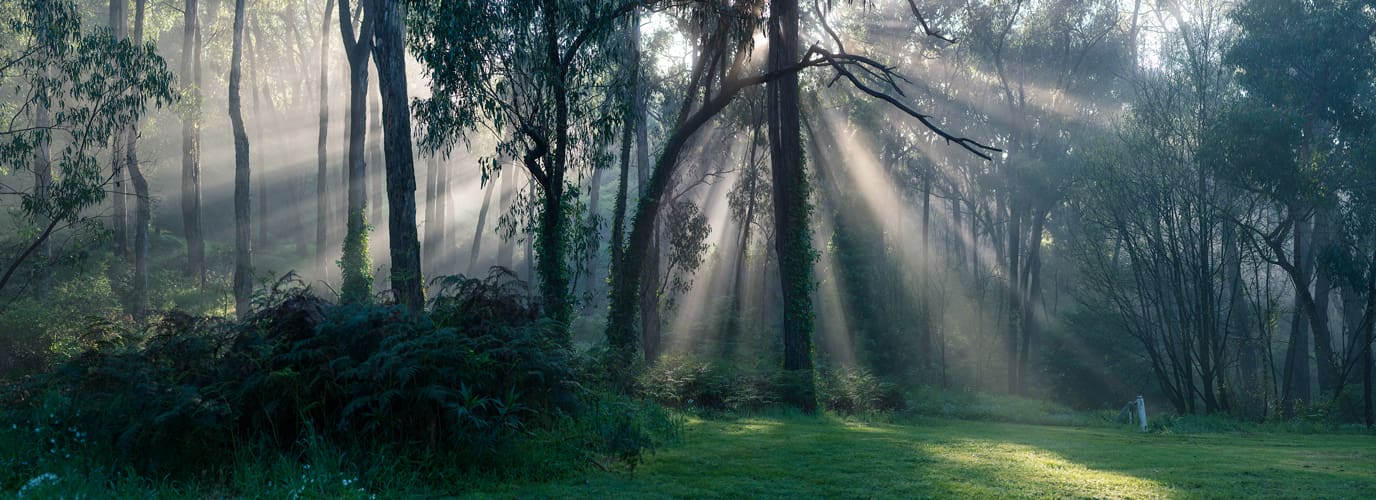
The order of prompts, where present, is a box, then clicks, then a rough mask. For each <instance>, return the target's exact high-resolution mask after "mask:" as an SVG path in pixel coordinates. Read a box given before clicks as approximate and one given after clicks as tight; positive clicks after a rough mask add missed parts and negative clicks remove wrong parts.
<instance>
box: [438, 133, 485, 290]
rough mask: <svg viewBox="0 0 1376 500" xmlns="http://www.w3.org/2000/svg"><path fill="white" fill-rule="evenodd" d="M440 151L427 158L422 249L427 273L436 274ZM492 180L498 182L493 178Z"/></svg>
mask: <svg viewBox="0 0 1376 500" xmlns="http://www.w3.org/2000/svg"><path fill="white" fill-rule="evenodd" d="M440 154H441V153H440V152H439V151H435V152H433V153H431V154H430V155H428V156H427V157H426V160H425V240H424V241H423V242H422V244H421V250H422V251H423V252H425V261H424V262H422V263H421V264H422V265H424V266H425V270H426V271H427V272H426V274H427V275H429V276H436V275H437V274H436V273H435V266H436V265H437V264H438V263H439V260H438V255H439V247H440V240H439V237H438V234H437V233H436V230H437V229H439V228H438V227H435V226H436V224H437V223H438V221H437V220H436V219H437V217H438V214H436V213H435V208H436V207H435V204H436V201H437V200H438V199H439V193H438V191H439V185H438V184H439V181H440ZM490 182H497V181H496V179H492V180H491V181H490Z"/></svg>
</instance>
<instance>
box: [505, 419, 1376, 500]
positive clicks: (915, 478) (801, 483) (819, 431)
mask: <svg viewBox="0 0 1376 500" xmlns="http://www.w3.org/2000/svg"><path fill="white" fill-rule="evenodd" d="M684 434H685V438H684V443H683V444H682V445H679V446H675V447H672V448H669V449H663V450H660V451H659V452H658V453H656V454H655V455H653V456H650V457H649V458H648V459H647V460H646V462H645V463H644V464H643V465H641V466H640V468H638V469H637V470H636V471H635V473H634V475H629V474H626V473H624V472H605V473H604V472H598V473H591V474H588V475H585V476H582V477H578V478H576V479H567V480H560V481H554V482H548V483H532V484H515V485H506V486H503V487H501V488H498V489H492V490H488V491H487V492H485V493H483V494H482V496H496V497H522V498H531V497H537V498H538V497H597V498H606V497H622V498H625V497H632V498H647V497H650V498H653V497H693V498H702V497H750V498H758V497H789V498H801V497H816V496H825V497H900V498H904V497H907V498H911V497H937V498H991V497H1094V498H1159V497H1169V498H1176V497H1220V498H1244V497H1291V498H1367V499H1371V498H1376V436H1370V435H1302V434H1248V433H1221V434H1202V435H1171V434H1145V435H1144V434H1138V433H1136V432H1132V431H1126V430H1114V429H1086V428H1070V427H1046V426H1034V425H1018V424H1003V423H990V422H969V421H953V420H924V421H921V422H919V423H916V424H907V425H892V424H871V423H858V422H847V421H844V420H840V419H836V418H827V417H823V418H815V419H814V418H802V417H794V418H746V419H738V420H724V421H713V420H699V419H691V420H689V421H688V423H687V428H686V429H685V433H684Z"/></svg>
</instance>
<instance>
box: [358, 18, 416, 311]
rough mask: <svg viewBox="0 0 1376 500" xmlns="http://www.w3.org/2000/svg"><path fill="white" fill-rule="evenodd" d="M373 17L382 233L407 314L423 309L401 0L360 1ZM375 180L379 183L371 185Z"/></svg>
mask: <svg viewBox="0 0 1376 500" xmlns="http://www.w3.org/2000/svg"><path fill="white" fill-rule="evenodd" d="M364 2H366V3H365V4H364V5H365V6H366V7H365V8H366V10H367V13H365V14H364V15H365V16H367V17H370V18H373V19H374V21H373V36H374V38H375V43H374V44H373V60H374V61H375V62H376V63H377V74H378V89H379V90H381V93H382V129H383V135H384V142H383V149H384V152H385V154H386V167H387V168H386V182H387V217H388V221H387V222H388V224H387V232H388V238H387V241H388V246H389V249H390V254H391V261H392V267H391V284H392V293H393V294H394V295H395V296H396V299H397V301H398V302H399V303H401V304H402V305H403V306H405V307H406V308H407V309H408V310H410V311H412V312H418V311H420V310H421V309H423V308H424V307H425V291H424V289H423V288H422V284H423V277H422V275H421V265H420V263H421V255H420V251H421V249H420V236H419V231H418V230H417V228H416V168H415V160H414V158H415V157H414V155H413V154H412V148H411V112H410V109H411V108H410V103H409V102H408V98H407V94H406V25H405V19H406V6H405V4H404V3H403V2H402V0H364ZM376 182H380V180H379V181H376Z"/></svg>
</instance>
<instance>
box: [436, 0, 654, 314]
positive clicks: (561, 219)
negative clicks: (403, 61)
mask: <svg viewBox="0 0 1376 500" xmlns="http://www.w3.org/2000/svg"><path fill="white" fill-rule="evenodd" d="M639 3H640V2H636V1H628V2H625V3H620V2H616V3H613V2H607V1H592V2H577V3H573V2H563V1H557V0H543V1H539V2H511V3H506V2H436V1H423V2H417V3H416V4H415V5H413V8H414V9H415V10H414V12H413V15H412V16H410V17H409V20H410V21H411V26H410V28H411V29H412V31H413V36H412V37H411V38H410V40H411V44H412V50H413V51H414V53H415V54H416V56H417V58H418V59H419V60H420V61H421V62H422V64H424V65H425V66H426V72H427V76H428V77H429V78H428V79H429V80H430V88H431V97H430V98H429V99H423V100H420V101H419V102H418V103H417V117H418V118H419V120H420V121H421V122H422V123H424V124H425V133H424V139H423V141H422V142H423V144H425V145H426V147H427V149H431V150H441V149H448V148H450V147H452V146H453V145H454V144H455V143H456V142H458V141H460V140H466V139H467V138H468V136H469V134H471V133H472V131H473V130H474V129H475V128H476V127H478V126H482V127H485V128H487V129H490V130H491V131H492V132H493V135H495V136H497V137H499V138H501V139H500V140H499V142H498V144H497V148H496V153H495V156H494V157H491V158H486V159H484V160H483V171H484V175H490V174H491V173H492V172H493V171H496V170H499V169H500V168H501V165H500V163H499V162H497V161H496V158H499V157H509V158H519V159H520V164H521V166H522V167H524V169H525V170H526V171H527V172H528V173H529V174H530V176H531V178H532V179H533V180H534V183H535V185H536V186H537V188H538V190H539V191H538V196H539V201H538V206H537V207H536V208H537V213H536V217H537V218H538V223H537V224H536V228H537V231H536V242H535V244H536V248H537V253H538V257H539V260H538V270H537V274H538V275H539V288H540V295H541V299H542V301H543V303H544V308H545V313H546V314H547V315H548V316H549V317H550V318H551V319H553V320H554V322H555V324H557V325H559V326H558V330H559V331H560V332H561V336H563V337H565V340H567V333H568V327H569V324H570V321H571V320H572V315H573V308H572V300H571V297H570V294H571V290H570V287H571V284H572V283H571V272H570V263H569V260H570V259H569V253H570V252H569V247H570V242H571V240H570V234H571V230H570V228H571V224H572V223H571V217H572V210H571V207H572V206H573V203H574V201H575V198H576V196H577V189H576V188H574V187H571V186H570V182H569V180H570V179H572V178H573V177H572V176H571V175H570V173H571V172H575V171H576V169H579V168H595V166H596V165H597V164H598V163H601V162H605V161H607V159H606V158H605V150H606V147H605V145H606V144H607V143H608V142H609V140H610V137H611V136H612V131H613V129H614V125H615V123H616V122H615V120H614V118H615V117H613V116H607V115H606V114H605V113H604V112H603V111H604V106H603V100H604V99H605V98H606V97H605V96H604V95H601V94H598V93H595V92H589V91H588V90H589V89H592V88H595V87H596V86H599V85H600V82H601V81H603V80H605V79H606V78H607V73H608V69H607V68H609V67H610V66H611V65H612V60H613V55H614V54H616V51H611V50H605V49H606V48H607V47H609V45H608V44H607V43H606V42H607V40H608V38H609V36H610V35H611V32H612V30H611V28H612V26H613V25H614V23H615V22H616V21H617V20H618V19H620V18H621V17H623V16H625V15H626V14H627V13H629V12H630V11H631V10H633V9H634V8H636V6H637V5H638V4H639Z"/></svg>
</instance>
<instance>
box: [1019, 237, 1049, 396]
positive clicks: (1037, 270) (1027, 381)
mask: <svg viewBox="0 0 1376 500" xmlns="http://www.w3.org/2000/svg"><path fill="white" fill-rule="evenodd" d="M1048 215H1049V214H1048V213H1047V212H1046V211H1038V212H1037V213H1036V214H1033V216H1032V217H1033V218H1032V231H1031V232H1030V233H1028V240H1027V269H1026V271H1025V272H1026V275H1027V278H1026V280H1025V281H1026V283H1027V292H1026V293H1025V297H1026V300H1024V301H1023V304H1022V332H1023V333H1022V345H1021V347H1020V348H1019V350H1018V393H1019V394H1022V395H1024V396H1026V395H1029V393H1030V391H1031V389H1032V380H1031V377H1032V374H1034V373H1036V368H1037V367H1036V366H1034V364H1035V363H1034V359H1033V355H1034V353H1036V352H1037V350H1038V346H1037V342H1038V337H1039V335H1038V333H1039V332H1038V331H1037V304H1038V303H1039V302H1041V294H1042V290H1041V288H1042V231H1043V229H1045V227H1046V217H1047V216H1048Z"/></svg>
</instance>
